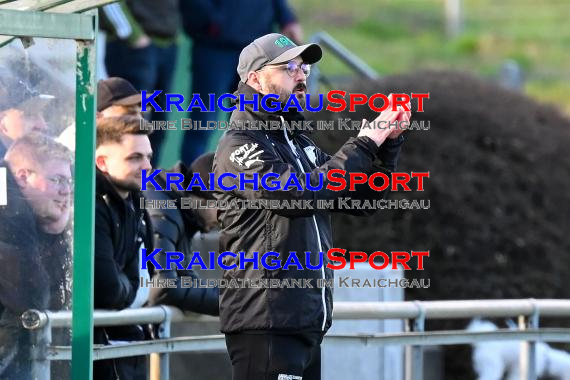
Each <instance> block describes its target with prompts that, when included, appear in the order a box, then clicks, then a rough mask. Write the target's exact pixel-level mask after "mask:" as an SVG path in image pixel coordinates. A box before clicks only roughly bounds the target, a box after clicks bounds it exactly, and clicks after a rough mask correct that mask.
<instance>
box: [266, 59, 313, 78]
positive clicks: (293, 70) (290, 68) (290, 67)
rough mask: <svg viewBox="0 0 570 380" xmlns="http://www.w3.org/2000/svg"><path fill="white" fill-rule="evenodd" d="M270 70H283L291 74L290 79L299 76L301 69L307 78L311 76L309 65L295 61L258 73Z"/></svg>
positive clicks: (267, 68) (267, 67)
mask: <svg viewBox="0 0 570 380" xmlns="http://www.w3.org/2000/svg"><path fill="white" fill-rule="evenodd" d="M269 69H281V70H286V71H287V74H289V76H290V77H294V76H295V75H297V73H298V70H299V69H301V71H303V74H305V76H306V77H308V76H309V75H310V74H311V65H310V64H308V63H301V64H299V63H297V62H295V61H289V62H287V63H282V64H280V65H271V66H265V67H264V68H262V69H259V70H257V71H265V70H269Z"/></svg>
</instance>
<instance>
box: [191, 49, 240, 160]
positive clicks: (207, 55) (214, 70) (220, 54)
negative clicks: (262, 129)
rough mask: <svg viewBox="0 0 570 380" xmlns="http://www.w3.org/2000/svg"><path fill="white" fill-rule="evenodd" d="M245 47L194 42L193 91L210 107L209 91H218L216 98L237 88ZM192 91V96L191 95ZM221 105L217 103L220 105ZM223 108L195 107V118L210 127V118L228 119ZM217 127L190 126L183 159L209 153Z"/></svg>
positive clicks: (212, 119)
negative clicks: (208, 124)
mask: <svg viewBox="0 0 570 380" xmlns="http://www.w3.org/2000/svg"><path fill="white" fill-rule="evenodd" d="M240 52H241V49H223V48H218V47H212V46H208V45H207V44H204V43H200V42H193V44H192V51H191V56H192V83H191V88H192V93H193V94H200V98H201V99H202V101H203V102H204V105H205V106H206V108H209V104H210V103H209V99H208V94H215V95H216V99H217V98H218V97H219V96H220V95H222V94H225V93H233V92H234V91H235V90H236V89H237V84H238V81H239V76H238V74H237V65H238V60H239V54H240ZM191 97H192V96H191V95H190V96H189V97H188V98H189V99H190V98H191ZM216 108H217V107H216ZM221 112H223V111H218V112H217V113H216V112H201V111H200V109H199V108H194V109H192V112H191V113H190V118H191V119H192V121H201V122H202V126H203V127H206V126H207V122H208V121H218V120H226V119H227V117H225V116H223V117H222V114H221ZM212 135H214V131H200V130H187V131H185V132H184V141H183V144H182V160H183V161H184V162H186V163H188V164H189V163H191V162H192V161H193V160H194V159H196V157H198V156H199V155H200V154H202V153H205V152H206V149H207V147H208V143H209V140H210V139H211V138H212Z"/></svg>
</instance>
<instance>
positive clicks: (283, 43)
mask: <svg viewBox="0 0 570 380" xmlns="http://www.w3.org/2000/svg"><path fill="white" fill-rule="evenodd" d="M275 45H277V46H279V47H280V48H284V47H286V46H289V45H290V46H295V44H294V43H293V41H291V40H290V39H288V38H287V37H279V38H278V39H277V40H276V41H275Z"/></svg>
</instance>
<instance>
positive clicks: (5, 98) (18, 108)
mask: <svg viewBox="0 0 570 380" xmlns="http://www.w3.org/2000/svg"><path fill="white" fill-rule="evenodd" d="M51 99H53V96H51V95H46V94H40V93H39V92H38V91H36V90H34V89H33V88H32V86H31V85H30V84H28V83H25V82H24V81H22V80H17V79H15V78H14V77H13V76H10V75H8V74H6V73H0V158H1V157H4V154H6V151H7V150H8V148H9V147H10V144H12V142H13V141H14V140H16V139H19V138H20V137H23V136H25V135H26V134H28V133H30V132H32V131H40V132H46V131H47V124H46V122H45V120H44V117H43V115H42V112H43V109H44V107H45V106H46V105H47V104H48V103H49V102H50V101H51Z"/></svg>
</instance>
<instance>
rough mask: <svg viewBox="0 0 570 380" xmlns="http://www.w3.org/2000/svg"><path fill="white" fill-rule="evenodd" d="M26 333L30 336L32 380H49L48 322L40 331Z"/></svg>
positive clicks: (49, 339) (49, 326)
mask: <svg viewBox="0 0 570 380" xmlns="http://www.w3.org/2000/svg"><path fill="white" fill-rule="evenodd" d="M28 331H29V333H30V334H31V336H32V353H31V356H32V358H31V359H32V378H33V379H34V380H49V379H50V373H51V369H50V364H51V363H50V360H49V359H48V357H47V349H48V347H49V346H50V345H51V325H50V323H49V321H48V323H47V324H46V325H45V326H43V327H42V328H41V329H37V330H28Z"/></svg>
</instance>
